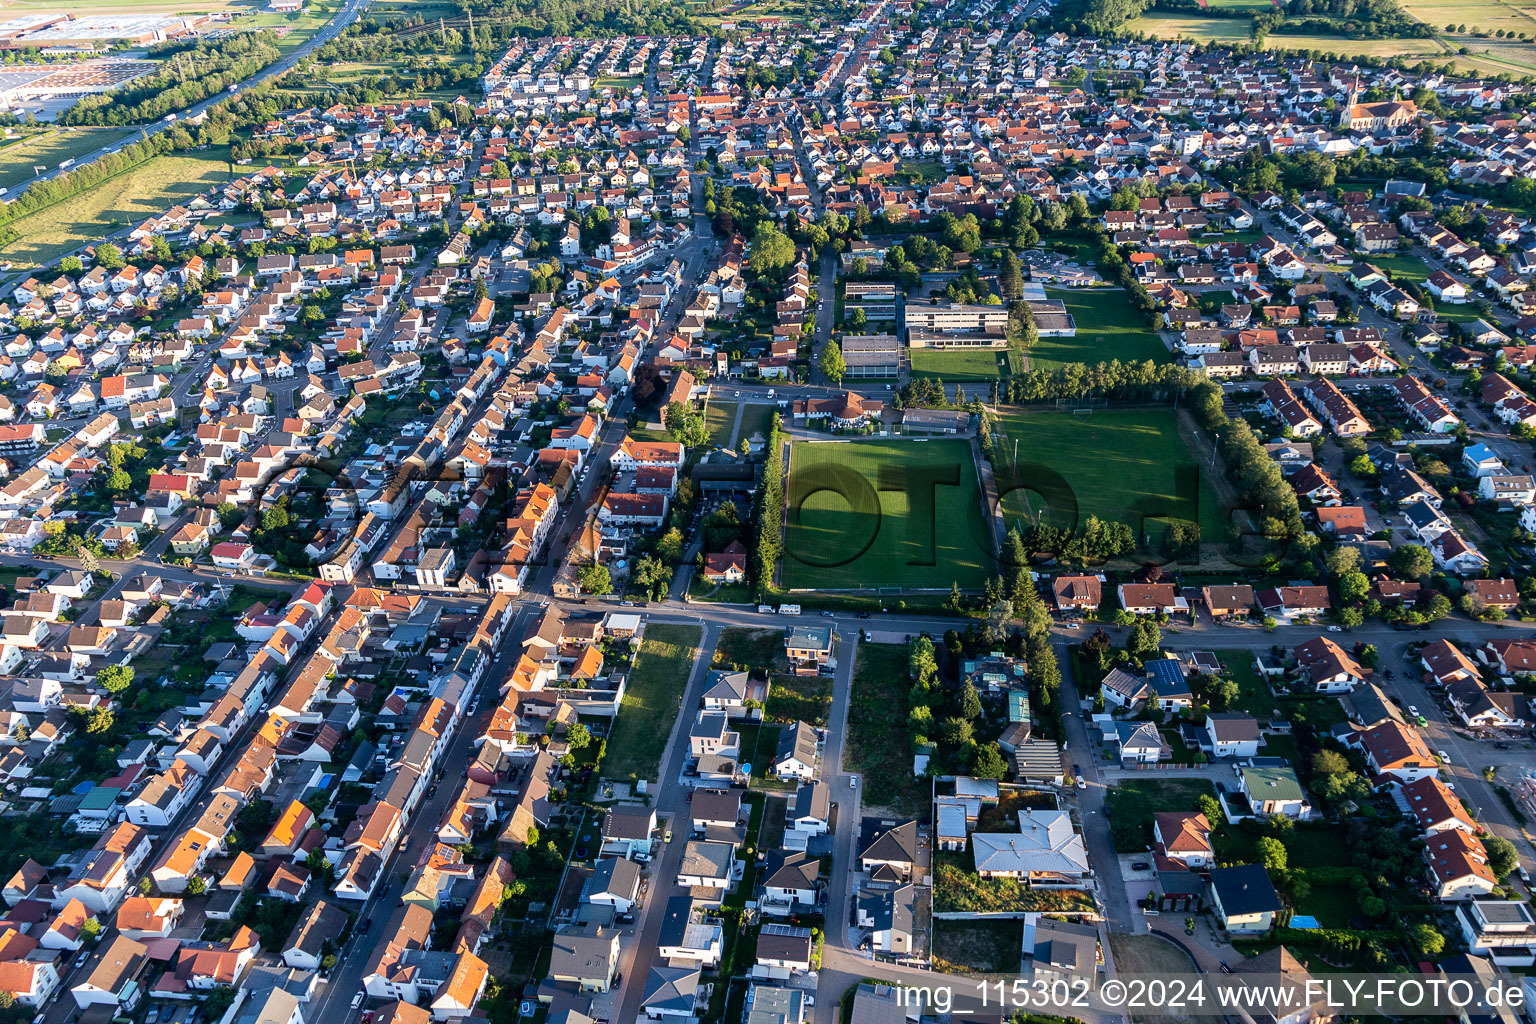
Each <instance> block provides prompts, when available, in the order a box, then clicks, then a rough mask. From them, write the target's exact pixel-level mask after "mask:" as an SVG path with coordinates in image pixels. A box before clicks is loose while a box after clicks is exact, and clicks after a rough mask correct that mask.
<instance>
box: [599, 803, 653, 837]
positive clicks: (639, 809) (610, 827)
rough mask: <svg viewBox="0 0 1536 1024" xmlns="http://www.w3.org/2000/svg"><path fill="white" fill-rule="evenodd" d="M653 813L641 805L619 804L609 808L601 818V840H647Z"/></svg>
mask: <svg viewBox="0 0 1536 1024" xmlns="http://www.w3.org/2000/svg"><path fill="white" fill-rule="evenodd" d="M654 813H655V812H654V811H652V810H651V809H650V808H649V807H646V806H644V805H643V804H620V805H619V806H617V807H613V808H610V809H609V811H608V813H607V814H605V815H604V816H603V838H604V839H649V838H650V835H651V816H652V815H653V814H654Z"/></svg>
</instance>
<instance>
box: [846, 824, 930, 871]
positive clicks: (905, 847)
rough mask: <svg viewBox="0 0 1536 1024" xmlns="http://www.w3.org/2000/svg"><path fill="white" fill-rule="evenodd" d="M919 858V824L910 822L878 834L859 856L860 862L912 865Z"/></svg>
mask: <svg viewBox="0 0 1536 1024" xmlns="http://www.w3.org/2000/svg"><path fill="white" fill-rule="evenodd" d="M916 857H917V822H915V821H909V822H906V823H905V824H902V825H897V826H896V827H895V828H888V829H885V830H884V831H881V832H879V833H877V834H876V835H875V837H874V839H872V840H871V841H870V843H869V845H868V846H866V847H865V848H864V850H863V852H861V853H860V854H859V859H860V860H884V861H891V862H893V863H902V864H910V863H912V861H913V860H914V859H916Z"/></svg>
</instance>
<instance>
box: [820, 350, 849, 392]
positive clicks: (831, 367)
mask: <svg viewBox="0 0 1536 1024" xmlns="http://www.w3.org/2000/svg"><path fill="white" fill-rule="evenodd" d="M817 365H818V366H819V367H820V368H821V372H822V375H823V376H824V377H826V378H827V379H828V380H830V381H831V382H832V383H833V384H841V383H842V382H843V375H844V374H845V373H847V372H848V364H847V363H845V362H844V361H843V350H842V349H841V348H839V347H838V344H837V342H836V341H829V342H827V347H826V348H824V349H822V350H821V360H820V361H819V362H818V363H817Z"/></svg>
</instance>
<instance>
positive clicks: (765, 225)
mask: <svg viewBox="0 0 1536 1024" xmlns="http://www.w3.org/2000/svg"><path fill="white" fill-rule="evenodd" d="M794 259H795V243H794V241H793V240H791V239H790V237H789V236H788V235H786V234H785V233H784V232H782V231H780V230H779V229H778V228H777V227H775V226H774V225H773V224H772V223H770V222H769V221H766V220H764V221H759V222H758V224H757V229H756V230H754V231H753V232H752V253H751V255H749V256H748V257H747V265H748V266H749V267H751V268H752V271H753V272H754V273H756V274H759V275H762V274H772V273H774V272H775V271H778V270H781V269H783V268H784V267H787V266H789V265H790V264H791V263H793V262H794Z"/></svg>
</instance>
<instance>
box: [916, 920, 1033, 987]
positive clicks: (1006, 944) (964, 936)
mask: <svg viewBox="0 0 1536 1024" xmlns="http://www.w3.org/2000/svg"><path fill="white" fill-rule="evenodd" d="M1023 949H1024V926H1023V925H1022V924H1021V923H1020V922H1018V921H935V922H933V969H934V970H936V971H939V972H941V973H945V974H1017V973H1018V970H1019V964H1020V963H1021V962H1022V959H1023Z"/></svg>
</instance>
